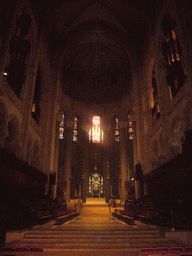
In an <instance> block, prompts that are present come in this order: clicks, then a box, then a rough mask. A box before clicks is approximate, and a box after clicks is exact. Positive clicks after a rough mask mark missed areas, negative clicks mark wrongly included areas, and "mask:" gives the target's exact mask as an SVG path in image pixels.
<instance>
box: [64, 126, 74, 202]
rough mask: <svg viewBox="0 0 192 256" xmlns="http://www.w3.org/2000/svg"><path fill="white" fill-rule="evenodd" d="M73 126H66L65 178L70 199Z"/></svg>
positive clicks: (67, 194) (66, 193)
mask: <svg viewBox="0 0 192 256" xmlns="http://www.w3.org/2000/svg"><path fill="white" fill-rule="evenodd" d="M72 131H73V130H72V128H71V127H66V128H65V142H66V143H65V146H66V151H65V164H64V179H65V185H66V187H65V198H66V199H67V200H68V199H70V188H71V181H70V177H71V160H72V159H71V158H72V157H71V156H72V155H71V153H72V152H71V150H72Z"/></svg>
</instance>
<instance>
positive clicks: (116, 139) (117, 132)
mask: <svg viewBox="0 0 192 256" xmlns="http://www.w3.org/2000/svg"><path fill="white" fill-rule="evenodd" d="M115 141H120V132H119V119H118V117H117V116H115Z"/></svg>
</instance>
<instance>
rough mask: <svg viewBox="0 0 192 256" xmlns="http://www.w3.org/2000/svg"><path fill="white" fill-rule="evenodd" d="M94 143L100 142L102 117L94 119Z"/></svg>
mask: <svg viewBox="0 0 192 256" xmlns="http://www.w3.org/2000/svg"><path fill="white" fill-rule="evenodd" d="M92 141H93V143H99V142H100V116H94V117H93V126H92Z"/></svg>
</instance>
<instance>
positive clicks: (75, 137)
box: [73, 116, 78, 141]
mask: <svg viewBox="0 0 192 256" xmlns="http://www.w3.org/2000/svg"><path fill="white" fill-rule="evenodd" d="M77 122H78V118H77V116H75V118H74V127H73V141H77Z"/></svg>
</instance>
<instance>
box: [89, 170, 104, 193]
mask: <svg viewBox="0 0 192 256" xmlns="http://www.w3.org/2000/svg"><path fill="white" fill-rule="evenodd" d="M89 197H97V198H100V197H103V176H101V174H100V173H93V174H91V176H89Z"/></svg>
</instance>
